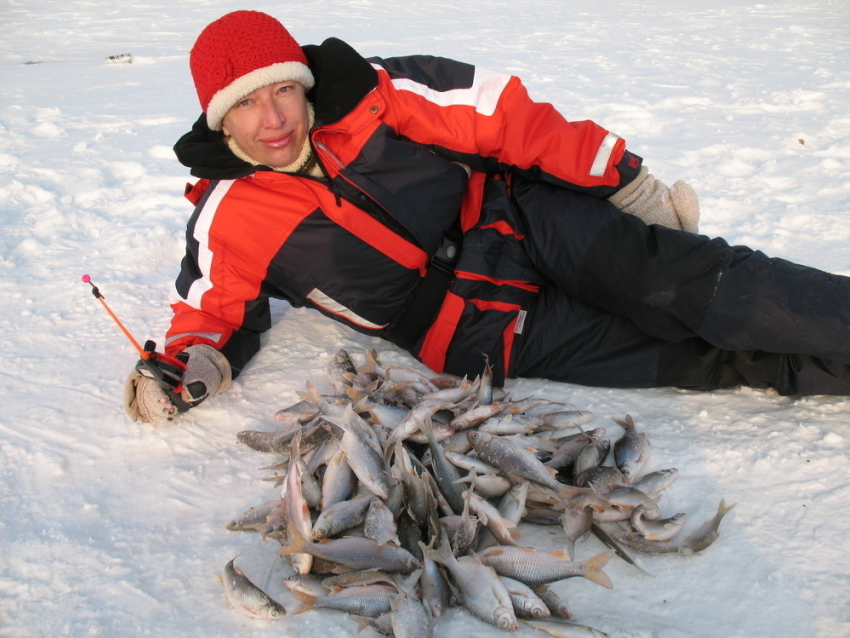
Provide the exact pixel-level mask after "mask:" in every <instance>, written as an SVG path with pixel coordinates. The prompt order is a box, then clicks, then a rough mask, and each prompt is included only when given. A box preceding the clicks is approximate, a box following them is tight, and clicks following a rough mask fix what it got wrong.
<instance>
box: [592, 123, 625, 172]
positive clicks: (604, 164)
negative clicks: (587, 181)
mask: <svg viewBox="0 0 850 638" xmlns="http://www.w3.org/2000/svg"><path fill="white" fill-rule="evenodd" d="M619 139H620V136H619V135H614V133H608V135H606V136H605V139H604V140H602V144H600V145H599V150H598V151H597V152H596V159H594V160H593V166H591V167H590V175H591V177H604V176H605V171H606V169H607V168H608V162H609V161H610V159H611V153H613V152H614V146H616V144H617V140H619Z"/></svg>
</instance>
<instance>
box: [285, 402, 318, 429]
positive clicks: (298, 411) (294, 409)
mask: <svg viewBox="0 0 850 638" xmlns="http://www.w3.org/2000/svg"><path fill="white" fill-rule="evenodd" d="M318 415H319V409H318V408H317V407H316V406H315V405H313V404H312V403H310V402H309V401H303V400H302V401H299V402H298V403H296V404H295V405H291V406H289V407H288V408H284V409H282V410H278V411H277V412H276V413H275V415H274V418H275V420H276V421H280V422H281V423H286V424H287V425H301V424H303V423H307V422H308V421H311V420H313V419H314V418H316V417H317V416H318Z"/></svg>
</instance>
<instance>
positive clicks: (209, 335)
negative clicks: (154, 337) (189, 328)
mask: <svg viewBox="0 0 850 638" xmlns="http://www.w3.org/2000/svg"><path fill="white" fill-rule="evenodd" d="M184 337H200V338H201V339H209V340H210V341H213V342H215V343H218V342H220V341H221V333H220V332H184V333H183V334H180V335H174V336H173V337H169V338H168V339H166V340H165V345H166V346H167V345H168V344H169V343H172V342H174V341H177V340H178V339H183V338H184Z"/></svg>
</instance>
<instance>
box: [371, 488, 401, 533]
mask: <svg viewBox="0 0 850 638" xmlns="http://www.w3.org/2000/svg"><path fill="white" fill-rule="evenodd" d="M363 533H364V534H365V535H366V538H371V539H372V540H373V541H377V542H379V543H393V544H394V545H401V541H400V540H399V538H398V526H397V525H396V522H395V516H393V513H392V512H391V511H390V509H389V508H388V507H387V506H386V505H384V503H383V501H381V500H380V499H377V498H375V499H372V503H371V504H370V505H369V509H368V510H367V511H366V519H365V520H364V521H363Z"/></svg>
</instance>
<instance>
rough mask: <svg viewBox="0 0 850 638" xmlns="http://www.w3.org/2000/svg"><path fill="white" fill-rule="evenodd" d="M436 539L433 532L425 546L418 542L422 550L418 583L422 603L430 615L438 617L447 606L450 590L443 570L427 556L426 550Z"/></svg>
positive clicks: (432, 546)
mask: <svg viewBox="0 0 850 638" xmlns="http://www.w3.org/2000/svg"><path fill="white" fill-rule="evenodd" d="M436 540H437V535H436V534H434V535H432V536H431V542H430V543H429V544H428V545H427V546H426V545H425V544H423V543H421V542H420V543H419V549H420V550H421V551H422V574H421V575H420V577H419V584H420V586H421V588H422V603H423V604H424V605H425V606H426V607H428V609H430V611H431V615H432V616H434V617H440V616H442V615H443V612H444V611H445V610H446V609H448V608H449V598H450V596H451V592H450V591H449V584H448V583H447V582H446V579H445V578H444V577H443V571H442V570H441V569H440V568H439V567H438V566H437V563H436V562H434V561H433V560H431V559H430V558H429V557H428V551H429V550H431V549H433V548H434V542H435V541H436Z"/></svg>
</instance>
